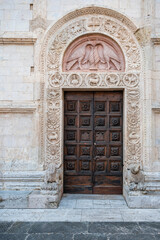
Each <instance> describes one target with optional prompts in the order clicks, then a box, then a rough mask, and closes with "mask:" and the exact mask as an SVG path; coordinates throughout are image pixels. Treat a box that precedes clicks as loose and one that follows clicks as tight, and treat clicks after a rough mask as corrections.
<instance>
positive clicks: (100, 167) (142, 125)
mask: <svg viewBox="0 0 160 240" xmlns="http://www.w3.org/2000/svg"><path fill="white" fill-rule="evenodd" d="M159 12H160V2H159V1H158V0H145V1H142V0H136V1H131V0H114V1H110V0H109V1H105V0H96V1H94V0H86V1H83V0H80V1H78V2H77V1H75V0H69V1H64V0H61V1H55V0H35V1H33V0H27V1H24V0H15V1H13V0H7V1H3V0H2V1H0V33H1V34H0V49H1V58H0V63H1V64H0V92H1V94H0V129H1V131H0V135H1V136H0V179H1V181H0V187H1V191H0V193H1V202H0V207H13V206H15V207H22V208H56V207H58V204H59V202H60V200H61V197H62V196H63V193H64V192H67V193H91V194H94V193H103V194H110V193H112V194H117V193H118V194H120V193H121V194H123V196H124V198H125V200H126V202H127V204H128V206H129V207H131V208H158V207H160V128H159V123H160V94H159V85H160V84H159V82H160V15H159ZM85 93H86V94H85ZM116 93H117V94H119V93H120V95H121V96H122V97H121V100H117V99H119V98H116V96H119V95H116ZM67 96H68V97H67ZM73 96H74V97H73ZM79 96H80V97H79ZM89 96H90V97H89ZM98 96H100V97H99V98H98ZM105 98H106V99H107V100H106V101H105V100H104V99H105ZM93 99H94V100H93ZM96 99H97V100H96ZM108 99H109V100H108ZM115 99H116V100H115ZM120 101H121V103H120ZM92 102H93V104H92ZM92 107H93V110H92ZM122 107H123V109H122ZM107 109H108V110H107ZM96 111H97V112H98V113H96ZM107 111H108V112H107ZM122 119H123V122H122ZM91 122H93V124H91ZM122 175H123V178H122ZM93 178H94V181H93ZM78 179H79V180H78ZM85 184H86V185H85ZM84 185H85V187H84ZM102 185H103V186H102Z"/></svg>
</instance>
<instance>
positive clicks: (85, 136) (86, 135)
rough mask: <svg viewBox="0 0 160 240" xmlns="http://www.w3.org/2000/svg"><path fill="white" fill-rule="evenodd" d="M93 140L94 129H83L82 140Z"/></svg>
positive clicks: (81, 132)
mask: <svg viewBox="0 0 160 240" xmlns="http://www.w3.org/2000/svg"><path fill="white" fill-rule="evenodd" d="M89 141H92V131H89V130H81V131H80V142H89Z"/></svg>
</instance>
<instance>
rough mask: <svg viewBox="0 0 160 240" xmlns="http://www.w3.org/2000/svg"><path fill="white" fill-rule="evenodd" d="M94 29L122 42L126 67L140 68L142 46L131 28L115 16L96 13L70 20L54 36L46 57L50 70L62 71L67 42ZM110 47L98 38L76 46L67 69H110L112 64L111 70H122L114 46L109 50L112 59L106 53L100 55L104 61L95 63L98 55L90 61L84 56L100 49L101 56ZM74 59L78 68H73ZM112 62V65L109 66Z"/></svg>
mask: <svg viewBox="0 0 160 240" xmlns="http://www.w3.org/2000/svg"><path fill="white" fill-rule="evenodd" d="M91 31H92V32H96V33H98V32H99V33H103V34H106V35H107V36H109V37H111V38H112V39H114V40H115V42H118V43H119V45H120V46H121V47H122V49H123V52H124V54H125V59H126V68H127V69H126V70H140V52H139V48H138V46H137V43H136V41H135V39H134V38H133V35H132V34H131V33H130V31H129V30H128V29H127V28H126V27H124V25H122V24H121V23H120V22H119V21H116V20H112V19H110V18H108V17H107V16H105V17H103V18H102V17H100V16H94V17H92V16H86V18H85V19H79V20H75V21H74V22H73V23H71V24H69V25H68V26H67V27H65V29H62V30H61V31H60V32H59V33H58V34H57V36H56V37H55V38H54V39H53V41H52V43H51V46H50V49H49V54H48V59H47V63H48V64H47V66H48V71H51V70H54V71H61V66H62V64H61V60H62V54H63V52H64V51H65V50H66V48H67V46H68V45H69V44H70V43H71V42H72V41H73V40H74V39H75V38H76V37H79V36H82V35H85V34H90V33H91ZM96 45H98V46H96ZM107 47H108V46H107V45H106V44H105V43H104V41H99V40H96V41H91V42H90V45H88V44H87V45H86V43H82V44H81V45H80V46H79V47H78V48H76V49H75V51H73V53H72V55H71V57H70V59H68V62H67V66H66V70H71V69H73V70H75V69H82V70H85V69H88V67H91V68H97V69H104V70H107V69H110V68H111V70H114V69H116V70H120V69H122V70H123V66H121V64H120V62H121V61H122V60H121V59H119V58H118V57H117V55H116V53H115V52H114V53H113V51H112V50H110V53H109V60H108V59H105V58H104V57H99V59H100V60H101V63H100V60H99V62H98V63H96V60H97V58H96V59H95V58H93V57H92V61H91V59H90V63H89V61H87V59H85V56H86V54H87V53H88V52H87V51H89V52H90V53H91V54H92V55H93V53H95V52H96V51H97V52H99V54H98V55H99V56H100V52H102V53H103V52H104V51H106V49H107ZM102 48H103V49H102ZM80 49H81V50H80ZM97 49H99V50H97ZM102 50H103V51H102ZM77 51H79V54H78V53H77ZM80 52H81V54H80ZM75 55H76V57H75ZM101 55H102V54H101ZM82 56H83V58H82ZM105 56H106V54H105ZM107 56H108V55H107ZM110 60H112V61H110ZM74 61H75V63H77V64H76V66H75V68H73V66H74V64H73V63H74ZM103 62H105V63H106V65H105V68H104V65H103V64H104V63H103ZM111 63H112V65H111V66H110V64H111ZM98 64H99V65H98Z"/></svg>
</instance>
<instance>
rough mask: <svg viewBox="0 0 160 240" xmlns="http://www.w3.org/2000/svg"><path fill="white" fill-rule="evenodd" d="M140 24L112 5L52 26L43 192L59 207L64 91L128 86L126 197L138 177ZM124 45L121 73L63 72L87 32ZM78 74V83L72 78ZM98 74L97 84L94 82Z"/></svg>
mask: <svg viewBox="0 0 160 240" xmlns="http://www.w3.org/2000/svg"><path fill="white" fill-rule="evenodd" d="M135 31H136V27H135V26H134V24H133V23H132V22H131V21H130V20H128V19H127V18H126V17H125V16H123V15H121V14H119V13H117V12H115V11H113V10H109V9H105V8H98V7H90V8H84V9H81V10H77V11H75V12H72V13H70V14H68V15H66V16H65V17H64V18H62V19H61V20H59V21H58V22H57V23H56V24H55V25H54V26H52V27H51V28H50V29H49V30H48V32H47V34H46V37H45V39H44V43H43V47H42V56H41V76H42V79H41V101H42V115H41V125H42V127H41V129H42V132H41V151H42V152H41V157H42V160H43V161H45V163H44V167H45V170H46V183H45V185H44V189H43V193H45V194H49V195H52V200H51V202H52V206H57V205H58V203H59V201H60V198H61V196H62V194H63V91H64V90H67V89H70V90H77V89H81V90H84V89H85V90H86V89H92V90H97V89H99V90H100V89H103V90H109V89H112V90H113V89H114V90H122V89H123V90H124V133H123V135H124V149H123V156H124V160H123V161H124V183H123V186H124V195H127V194H128V191H129V190H128V189H129V187H130V185H131V184H132V180H131V179H133V178H134V175H135V174H137V173H138V172H139V169H141V168H142V160H141V159H142V156H141V154H142V153H141V145H142V143H141V142H142V139H141V125H140V121H141V118H142V116H141V115H142V111H140V109H141V108H142V106H141V99H142V98H143V95H142V92H141V81H140V73H141V56H140V48H139V45H138V43H137V40H136V38H135V36H134V32H135ZM102 33H103V36H104V37H106V38H109V39H111V40H112V41H113V42H115V43H116V44H117V45H118V46H120V48H121V49H122V52H123V56H124V59H125V67H123V68H122V69H121V71H112V69H111V70H109V71H105V70H104V71H102V72H99V71H94V69H93V70H92V73H90V72H85V71H81V72H78V71H75V69H71V71H64V68H63V66H62V65H63V64H62V63H63V57H64V54H65V52H66V50H67V48H68V47H69V46H70V45H71V43H73V42H74V41H75V39H78V38H80V37H82V36H85V35H87V34H102ZM73 75H74V76H76V79H77V81H74V82H73V81H71V79H72V77H73ZM91 75H94V77H96V79H98V82H96V83H93V82H92V81H91Z"/></svg>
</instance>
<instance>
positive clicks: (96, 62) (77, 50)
mask: <svg viewBox="0 0 160 240" xmlns="http://www.w3.org/2000/svg"><path fill="white" fill-rule="evenodd" d="M63 70H64V71H69V70H74V71H76V70H83V71H86V70H90V71H91V70H93V71H94V70H100V71H112V70H116V71H121V70H124V57H123V54H122V51H121V49H120V47H119V46H118V45H117V44H116V43H115V42H114V41H113V40H111V39H110V38H108V37H104V36H103V35H100V34H99V35H98V34H95V35H87V36H84V37H81V38H80V39H78V40H76V41H74V42H73V43H72V44H71V45H70V47H69V48H68V49H67V52H66V53H65V56H64V66H63Z"/></svg>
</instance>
